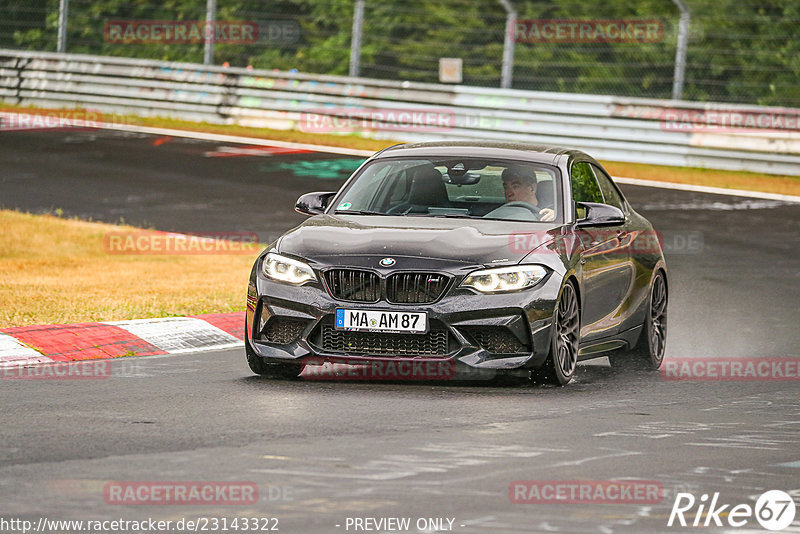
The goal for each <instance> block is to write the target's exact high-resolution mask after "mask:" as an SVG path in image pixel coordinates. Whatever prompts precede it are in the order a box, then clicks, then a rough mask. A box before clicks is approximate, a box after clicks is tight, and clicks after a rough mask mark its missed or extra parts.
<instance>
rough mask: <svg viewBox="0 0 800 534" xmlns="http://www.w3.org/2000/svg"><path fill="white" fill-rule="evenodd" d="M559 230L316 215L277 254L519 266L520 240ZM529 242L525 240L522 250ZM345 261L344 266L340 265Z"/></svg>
mask: <svg viewBox="0 0 800 534" xmlns="http://www.w3.org/2000/svg"><path fill="white" fill-rule="evenodd" d="M558 228H560V224H556V223H544V222H536V223H532V222H521V221H495V220H485V219H453V218H436V217H408V216H374V215H344V216H341V215H317V216H315V217H312V218H310V219H308V220H307V221H306V222H305V223H303V224H301V225H300V226H298V227H297V228H294V229H293V230H290V231H289V232H287V233H286V234H284V235H283V237H281V239H280V240H279V241H278V243H277V248H278V252H280V253H284V254H291V255H296V256H300V257H303V258H305V259H308V260H314V259H319V260H320V261H325V262H330V261H331V260H330V258H331V257H347V258H353V257H354V256H362V257H363V256H380V257H387V256H392V257H394V256H398V257H399V256H402V257H414V258H420V259H422V258H430V259H437V260H445V261H447V262H448V263H451V262H452V263H463V264H470V265H474V264H482V265H489V264H498V265H508V264H515V263H518V262H519V261H520V260H521V259H522V258H524V257H525V256H526V255H527V254H528V253H530V252H531V250H532V249H531V248H530V246H523V247H520V246H516V243H517V242H518V241H519V240H518V239H517V236H518V235H520V234H524V235H530V234H531V233H534V234H535V235H536V236H537V238H536V241H537V242H538V243H540V244H543V243H544V242H546V241H549V240H550V239H551V238H552V235H553V234H554V232H553V231H554V230H556V229H558ZM530 242H531V240H530V239H528V240H526V241H525V243H526V245H527V244H529V243H530ZM343 261H346V262H347V261H348V260H343Z"/></svg>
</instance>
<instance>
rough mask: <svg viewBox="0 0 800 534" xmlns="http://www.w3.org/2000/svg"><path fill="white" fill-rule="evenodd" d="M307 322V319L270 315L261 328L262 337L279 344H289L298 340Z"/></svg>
mask: <svg viewBox="0 0 800 534" xmlns="http://www.w3.org/2000/svg"><path fill="white" fill-rule="evenodd" d="M307 324H308V320H307V319H297V318H295V317H270V319H269V321H267V324H265V325H264V328H263V329H262V330H261V339H262V340H264V341H269V342H270V343H277V344H278V345H287V344H289V343H291V342H293V341H297V339H298V338H299V337H300V335H301V334H302V333H303V329H304V328H305V327H306V325H307Z"/></svg>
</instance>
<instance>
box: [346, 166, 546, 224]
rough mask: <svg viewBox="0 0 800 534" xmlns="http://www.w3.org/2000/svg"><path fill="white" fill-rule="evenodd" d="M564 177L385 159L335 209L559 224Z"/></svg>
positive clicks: (522, 169)
mask: <svg viewBox="0 0 800 534" xmlns="http://www.w3.org/2000/svg"><path fill="white" fill-rule="evenodd" d="M560 191H561V187H560V174H559V172H558V169H557V168H555V167H550V166H546V165H541V164H535V163H527V162H519V161H509V160H495V159H491V160H488V159H464V158H461V159H452V158H450V159H448V158H441V159H439V158H431V159H382V160H378V161H375V162H373V163H371V164H369V165H368V166H366V167H365V168H364V169H362V171H361V173H360V174H359V176H358V177H357V178H356V179H355V180H354V181H353V182H351V183H350V184H349V186H348V187H347V189H346V190H345V192H344V194H343V195H341V196H340V197H339V198H338V199H337V200H336V202H335V205H333V206H331V211H332V212H334V213H337V214H353V215H404V216H409V217H411V216H416V217H461V218H486V219H502V220H514V221H559V220H560V219H561V213H559V211H560V210H559V209H558V206H559V205H560Z"/></svg>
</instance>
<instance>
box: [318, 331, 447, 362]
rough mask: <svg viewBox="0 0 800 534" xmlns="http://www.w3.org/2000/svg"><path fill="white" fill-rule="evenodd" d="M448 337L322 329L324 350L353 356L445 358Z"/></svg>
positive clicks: (432, 333)
mask: <svg viewBox="0 0 800 534" xmlns="http://www.w3.org/2000/svg"><path fill="white" fill-rule="evenodd" d="M448 341H449V333H448V331H447V330H446V329H443V328H442V329H431V330H430V331H429V332H428V333H427V334H382V333H375V332H347V331H345V330H336V329H335V328H334V327H333V326H332V325H327V324H324V325H322V350H324V351H325V352H335V353H341V354H348V355H354V356H360V355H369V356H408V357H414V356H446V355H447V345H448Z"/></svg>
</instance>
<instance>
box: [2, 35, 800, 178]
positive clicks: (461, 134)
mask: <svg viewBox="0 0 800 534" xmlns="http://www.w3.org/2000/svg"><path fill="white" fill-rule="evenodd" d="M0 101H3V102H5V103H8V104H21V105H34V106H40V107H58V108H69V107H80V108H85V109H91V110H96V111H98V112H100V113H103V114H104V117H103V121H104V122H109V120H108V118H109V115H111V116H112V117H113V116H116V115H125V114H134V115H142V116H164V117H172V118H178V119H185V120H194V121H205V122H210V123H219V124H240V125H246V126H261V127H268V128H275V129H305V130H306V131H309V125H310V124H311V122H309V120H310V119H309V117H317V118H319V117H328V118H330V117H339V118H340V119H341V118H347V117H350V116H351V113H352V112H353V110H360V112H362V113H366V114H368V115H370V114H371V115H370V116H374V115H375V114H378V113H383V115H384V120H383V121H382V122H380V123H376V122H374V121H370V122H369V124H368V125H367V127H366V128H364V129H361V130H360V131H359V132H358V133H359V134H360V135H364V136H368V137H374V138H383V139H397V140H400V141H417V140H433V139H475V140H508V141H525V142H535V143H544V144H555V145H564V146H570V147H575V148H579V149H582V150H585V151H587V152H589V153H590V154H592V155H593V156H595V157H596V158H598V159H605V160H609V161H626V162H635V163H652V164H658V165H674V166H681V167H701V168H712V169H729V170H740V171H752V172H764V173H774V174H786V175H796V176H800V125H798V119H800V109H790V108H768V107H753V106H744V105H730V104H714V103H696V102H685V101H667V100H652V99H634V98H621V97H614V96H597V95H580V94H567V93H545V92H535V91H520V90H509V89H492V88H478V87H465V86H446V85H435V84H420V83H409V82H393V81H384V80H373V79H365V78H350V77H343V76H321V75H309V74H301V73H288V72H278V71H266V70H248V69H240V68H227V67H215V66H205V65H198V64H188V63H167V62H160V61H152V60H141V59H129V58H118V57H107V56H87V55H79V54H56V53H47V52H23V51H16V50H5V49H0ZM392 110H394V111H397V112H401V111H406V112H408V111H415V112H424V111H429V112H432V113H438V114H440V116H445V117H446V118H447V120H446V124H445V125H443V126H439V127H434V128H430V127H426V126H424V125H423V126H420V125H419V124H416V125H415V124H410V125H409V124H403V123H393V122H392V119H391V117H388V115H390V114H389V111H392ZM676 113H677V114H678V115H677V116H688V115H691V116H695V117H696V116H703V117H706V118H709V117H712V114H715V115H714V116H716V117H717V118H716V119H715V120H719V118H720V117H724V116H727V117H731V116H733V115H736V114H738V116H739V117H740V119H741V118H742V117H745V118H748V117H749V118H751V119H752V118H753V117H762V118H766V120H767V121H769V120H772V121H773V122H776V123H777V125H778V126H781V128H780V129H775V128H773V129H770V130H767V129H758V128H747V129H745V128H741V127H736V128H720V127H719V126H718V125H715V124H713V123H712V124H708V125H707V127H700V128H698V127H697V126H698V124H694V126H692V127H688V126H689V124H688V123H681V122H677V123H676V122H670V120H671V119H670V117H675V116H676V115H675V114H676ZM681 114H683V115H681ZM703 114H705V115H703ZM387 117H388V118H387ZM704 120H705V119H704ZM744 125H745V126H747V124H744ZM312 126H313V125H312ZM681 126H687V127H688V128H683V127H681ZM701 126H702V125H701ZM312 130H313V128H312Z"/></svg>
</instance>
